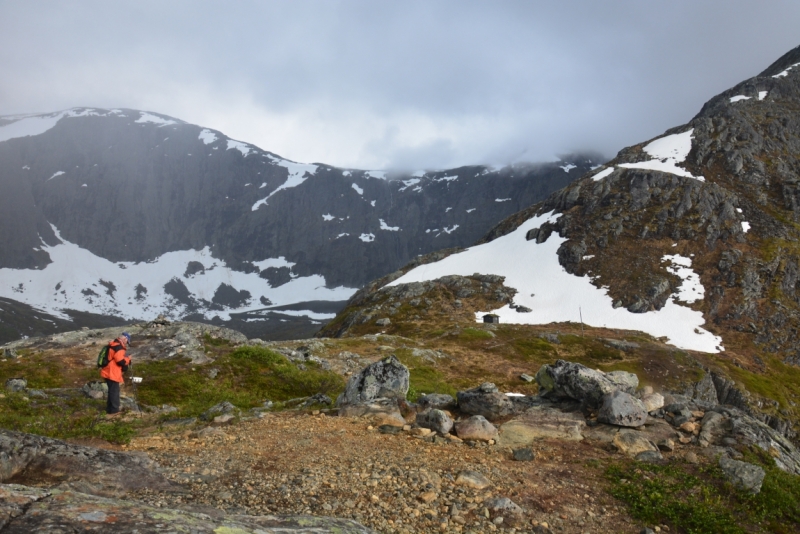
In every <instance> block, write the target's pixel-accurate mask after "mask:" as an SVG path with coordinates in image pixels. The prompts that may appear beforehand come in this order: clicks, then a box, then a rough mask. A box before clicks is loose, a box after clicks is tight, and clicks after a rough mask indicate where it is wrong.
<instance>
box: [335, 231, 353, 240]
mask: <svg viewBox="0 0 800 534" xmlns="http://www.w3.org/2000/svg"><path fill="white" fill-rule="evenodd" d="M346 235H350V234H348V233H346V232H344V233H341V234H339V235H337V236H336V239H339V238H340V237H344V236H346Z"/></svg>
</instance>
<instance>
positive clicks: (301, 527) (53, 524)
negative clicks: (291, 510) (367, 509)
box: [0, 484, 374, 534]
mask: <svg viewBox="0 0 800 534" xmlns="http://www.w3.org/2000/svg"><path fill="white" fill-rule="evenodd" d="M0 515H2V518H1V519H0V528H2V529H3V532H8V533H9V534H12V533H19V534H21V533H27V532H103V531H105V532H164V531H165V530H166V531H171V532H198V533H199V532H208V533H211V532H219V533H222V532H229V533H233V532H241V533H244V532H261V533H264V534H278V533H282V534H291V533H294V532H296V533H298V534H299V533H309V532H340V533H342V534H372V533H374V531H373V530H370V529H368V528H366V527H364V526H362V525H360V524H359V523H356V522H355V521H351V520H349V519H339V518H332V517H315V516H311V515H296V516H290V515H262V516H250V515H236V514H229V515H225V514H222V513H215V514H204V513H197V512H191V511H186V510H180V509H170V508H157V507H155V506H149V505H146V504H144V503H142V502H139V501H135V500H129V499H111V498H104V497H97V496H93V495H87V494H85V493H80V492H75V491H62V490H60V489H51V490H47V489H42V488H30V487H26V486H20V485H16V484H9V485H0ZM11 518H13V519H11ZM167 525H168V527H167Z"/></svg>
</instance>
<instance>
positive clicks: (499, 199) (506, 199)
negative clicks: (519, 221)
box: [494, 198, 511, 202]
mask: <svg viewBox="0 0 800 534" xmlns="http://www.w3.org/2000/svg"><path fill="white" fill-rule="evenodd" d="M509 200H511V199H510V198H496V199H494V201H495V202H508V201H509Z"/></svg>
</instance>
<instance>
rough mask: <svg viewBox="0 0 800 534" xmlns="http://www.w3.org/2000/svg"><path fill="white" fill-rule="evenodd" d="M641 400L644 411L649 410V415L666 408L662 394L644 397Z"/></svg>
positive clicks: (651, 394)
mask: <svg viewBox="0 0 800 534" xmlns="http://www.w3.org/2000/svg"><path fill="white" fill-rule="evenodd" d="M639 400H641V401H642V404H643V405H644V409H645V410H647V413H650V412H654V411H656V410H658V409H659V408H663V407H664V396H663V395H662V394H661V393H650V394H648V395H642V396H641V398H640V399H639Z"/></svg>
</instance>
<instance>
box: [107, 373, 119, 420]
mask: <svg viewBox="0 0 800 534" xmlns="http://www.w3.org/2000/svg"><path fill="white" fill-rule="evenodd" d="M106 385H107V386H108V402H107V403H106V413H117V412H119V382H114V381H113V380H109V379H108V378H106Z"/></svg>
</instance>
